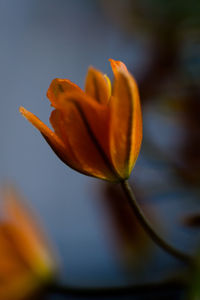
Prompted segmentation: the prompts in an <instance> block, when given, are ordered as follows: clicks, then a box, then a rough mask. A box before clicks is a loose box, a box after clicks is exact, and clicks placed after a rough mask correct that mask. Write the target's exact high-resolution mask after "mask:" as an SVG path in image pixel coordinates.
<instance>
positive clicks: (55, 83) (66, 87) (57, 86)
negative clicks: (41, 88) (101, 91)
mask: <svg viewBox="0 0 200 300" xmlns="http://www.w3.org/2000/svg"><path fill="white" fill-rule="evenodd" d="M75 91H78V92H82V93H83V90H81V88H80V87H79V86H78V85H76V84H75V83H73V82H71V81H70V80H68V79H59V78H55V79H53V80H52V82H51V84H50V86H49V88H48V91H47V98H48V99H49V100H50V102H51V104H52V106H54V107H55V105H56V102H57V99H58V97H60V95H61V94H63V93H64V94H65V95H67V94H69V93H71V92H75Z"/></svg>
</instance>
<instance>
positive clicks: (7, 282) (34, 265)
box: [0, 188, 56, 300]
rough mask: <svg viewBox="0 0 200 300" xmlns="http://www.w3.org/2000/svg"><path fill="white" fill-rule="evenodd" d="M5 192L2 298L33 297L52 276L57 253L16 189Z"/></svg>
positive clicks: (0, 239)
mask: <svg viewBox="0 0 200 300" xmlns="http://www.w3.org/2000/svg"><path fill="white" fill-rule="evenodd" d="M2 195H3V197H2V198H3V199H2V200H3V201H1V205H2V207H1V209H2V210H1V220H0V299H2V300H22V299H30V297H31V296H32V295H33V294H35V293H36V292H38V291H39V290H40V289H41V288H42V287H44V286H45V285H46V284H48V283H49V282H50V281H51V280H52V279H53V273H54V271H55V269H56V267H55V259H54V255H53V254H52V253H51V252H50V250H49V245H48V242H47V241H46V240H45V238H44V236H43V235H42V234H41V231H40V229H39V228H37V225H36V223H35V218H34V217H33V216H32V214H31V212H30V211H28V209H27V208H26V207H25V205H24V204H22V201H21V199H20V198H19V196H18V195H17V194H16V192H15V191H14V190H13V189H11V188H7V189H6V190H5V191H4V193H3V194H2Z"/></svg>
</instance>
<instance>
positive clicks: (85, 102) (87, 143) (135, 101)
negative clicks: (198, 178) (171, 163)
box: [20, 59, 142, 181]
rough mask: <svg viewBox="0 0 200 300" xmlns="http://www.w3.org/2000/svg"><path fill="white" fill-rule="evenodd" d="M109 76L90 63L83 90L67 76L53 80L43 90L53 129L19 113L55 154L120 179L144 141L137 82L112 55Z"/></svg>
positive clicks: (86, 170)
mask: <svg viewBox="0 0 200 300" xmlns="http://www.w3.org/2000/svg"><path fill="white" fill-rule="evenodd" d="M110 62H111V67H112V69H113V73H114V83H113V87H111V83H110V80H109V78H108V77H107V76H106V75H103V74H102V73H101V72H100V71H98V70H96V69H94V68H92V67H90V68H89V70H88V74H87V77H86V83H85V91H83V90H81V89H80V88H79V87H78V86H77V85H75V84H74V83H72V82H71V81H69V80H67V79H54V80H53V81H52V83H51V85H50V87H49V89H48V91H47V97H48V98H49V100H50V102H51V105H52V106H53V107H54V108H55V110H54V111H53V112H52V114H51V117H50V122H51V124H52V126H53V128H54V132H53V131H52V130H50V129H49V128H48V127H47V126H46V125H45V124H44V123H43V122H41V121H40V120H39V119H38V118H37V117H36V116H35V115H33V114H32V113H30V112H29V111H27V110H26V109H24V108H23V107H20V112H21V113H22V114H23V115H24V116H25V117H26V118H27V119H28V120H29V121H30V122H31V123H32V124H33V125H34V126H35V127H36V128H37V129H39V130H40V132H41V133H42V135H43V136H44V138H45V139H46V141H47V142H48V143H49V145H50V146H51V147H52V149H53V150H54V152H55V153H56V154H57V155H58V156H59V158H60V159H61V160H62V161H63V162H64V163H66V164H67V165H69V166H70V167H72V168H73V169H75V170H77V171H79V172H81V173H84V174H86V175H90V176H94V177H98V178H102V179H106V180H109V181H120V180H123V179H126V178H128V177H129V175H130V173H131V171H132V168H133V166H134V164H135V162H136V159H137V157H138V154H139V151H140V146H141V141H142V115H141V107H140V100H139V94H138V88H137V84H136V82H135V80H134V78H133V77H132V75H131V74H130V73H129V72H128V70H127V68H126V66H125V65H124V64H123V63H122V62H120V61H115V60H113V59H110Z"/></svg>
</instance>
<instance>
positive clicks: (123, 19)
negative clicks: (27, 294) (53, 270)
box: [0, 0, 200, 299]
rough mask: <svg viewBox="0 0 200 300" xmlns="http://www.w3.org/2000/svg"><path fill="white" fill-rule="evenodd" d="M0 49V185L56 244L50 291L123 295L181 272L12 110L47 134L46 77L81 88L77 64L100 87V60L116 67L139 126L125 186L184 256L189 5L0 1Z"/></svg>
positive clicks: (198, 70)
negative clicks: (62, 287) (27, 207)
mask: <svg viewBox="0 0 200 300" xmlns="http://www.w3.org/2000/svg"><path fill="white" fill-rule="evenodd" d="M0 41H1V47H0V91H1V100H0V101H1V109H0V140H1V148H0V149H1V150H0V151H1V152H0V153H1V155H0V182H1V183H4V182H5V181H11V182H13V183H14V184H15V185H16V186H17V187H18V188H19V189H20V190H21V192H22V193H23V194H24V196H25V197H26V198H27V199H28V201H29V202H30V203H31V204H32V206H33V208H34V209H35V210H36V211H37V212H38V214H39V216H40V218H41V219H42V221H43V223H44V224H45V228H46V230H47V231H48V232H49V236H50V237H51V239H52V241H53V243H55V244H56V245H57V249H58V253H59V254H60V259H61V278H62V281H63V282H67V283H68V284H71V285H83V286H94V285H95V286H96V285H99V286H102V285H105V286H106V285H123V284H129V283H141V282H144V281H148V280H150V279H155V280H156V279H164V278H166V277H167V276H169V275H171V274H174V273H177V272H179V271H180V270H181V269H182V268H183V266H182V264H181V263H180V262H178V261H176V260H175V259H173V258H172V257H170V256H169V255H168V254H166V253H164V252H163V251H162V250H160V249H159V248H158V247H157V246H155V245H154V244H153V243H152V242H151V241H150V240H149V238H148V237H147V236H146V234H144V233H143V230H142V229H141V228H140V226H139V225H138V224H137V222H136V220H135V219H134V217H133V215H132V212H131V211H130V209H129V207H128V204H127V203H126V199H124V198H123V195H121V191H120V189H119V187H118V186H115V185H110V184H107V183H104V182H102V181H100V180H97V179H93V178H89V177H86V176H84V175H81V174H79V173H76V172H75V171H73V170H71V169H70V168H68V167H67V166H65V165H64V164H63V163H62V162H61V161H60V160H58V158H57V157H56V156H55V154H54V153H53V152H52V151H51V149H50V147H49V146H48V145H47V143H46V142H45V141H44V140H43V138H42V137H41V136H40V134H39V133H38V131H36V130H35V129H34V128H33V127H32V126H31V125H30V124H29V123H28V122H27V121H25V120H24V119H23V118H22V117H21V115H20V114H19V112H18V109H19V106H20V105H22V106H24V107H25V108H27V109H28V110H30V111H31V112H33V113H35V114H36V115H37V116H38V117H39V118H40V119H41V120H43V121H44V122H45V123H46V124H49V121H48V119H49V114H50V112H51V108H50V105H49V102H48V100H47V98H46V91H47V89H48V86H49V84H50V82H51V80H52V79H53V78H55V77H59V78H68V79H70V80H71V81H73V82H75V83H76V84H78V85H79V86H80V87H82V88H83V87H84V79H85V76H86V72H87V68H88V66H90V65H92V66H94V67H96V68H98V69H100V70H101V71H102V72H104V73H106V74H107V75H108V76H111V77H112V73H111V70H110V66H109V63H108V59H109V58H113V59H116V60H122V61H123V62H124V63H125V64H126V65H127V67H128V69H129V70H130V71H131V72H132V74H133V75H134V76H135V78H136V80H137V82H138V85H139V89H140V95H141V102H142V110H143V120H144V138H143V145H142V150H141V154H140V156H139V159H138V161H137V163H136V166H135V168H134V170H133V172H132V175H131V178H130V183H131V184H132V186H133V187H134V189H135V193H136V195H137V198H138V201H139V202H140V204H141V206H142V207H143V209H144V211H145V213H146V215H147V216H148V217H149V219H150V220H151V221H152V223H153V224H154V226H155V227H156V228H157V229H158V231H159V232H161V233H162V235H163V236H164V237H165V238H166V239H167V240H168V241H170V242H171V243H172V244H173V245H175V246H176V247H177V248H180V249H182V250H184V251H188V252H191V253H193V252H195V249H196V248H197V244H198V240H199V237H200V236H199V226H200V221H199V220H200V208H199V196H200V185H199V182H200V134H199V132H200V131H199V130H200V86H199V79H200V2H199V1H198V0H190V1H179V0H174V1H168V0H154V1H153V0H132V1H128V0H126V1H123V0H107V1H106V0H99V1H98V0H95V1H92V0H84V1H81V0H75V1H72V0H57V1H53V0H43V1H40V0H28V1H27V0H18V1H15V0H0ZM169 293H170V297H172V298H173V297H174V298H173V299H179V298H180V297H181V294H180V293H178V294H177V292H176V291H173V292H169ZM159 297H161V295H160V294H158V293H156V294H154V295H153V294H152V295H150V294H149V295H148V297H147V296H146V295H145V294H144V295H143V296H138V298H135V299H161V298H159ZM165 297H166V299H168V297H169V294H168V292H167V291H165V293H164V295H163V294H162V299H165ZM48 299H62V297H56V296H52V297H51V298H50V297H49V298H48ZM77 299H78V298H77ZM115 299H116V298H115ZM119 299H121V298H120V297H119ZM122 299H125V297H123V298H122ZM127 299H128V298H127ZM180 299H181V298H180Z"/></svg>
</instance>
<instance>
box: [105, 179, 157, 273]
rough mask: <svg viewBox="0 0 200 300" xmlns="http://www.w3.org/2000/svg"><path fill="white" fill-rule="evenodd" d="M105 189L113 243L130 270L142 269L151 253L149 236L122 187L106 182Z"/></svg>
mask: <svg viewBox="0 0 200 300" xmlns="http://www.w3.org/2000/svg"><path fill="white" fill-rule="evenodd" d="M103 189H104V195H103V197H102V199H103V200H104V201H105V205H106V206H107V207H108V212H109V220H110V222H111V225H112V226H111V228H112V230H113V235H112V238H113V243H114V245H115V246H116V247H115V248H116V249H117V252H118V254H119V257H120V258H122V260H121V261H122V264H123V266H124V267H125V269H126V270H127V271H128V272H130V271H131V272H135V271H136V270H137V271H138V269H140V271H141V270H142V269H143V267H144V266H145V265H146V263H147V262H148V258H149V255H150V250H151V244H150V243H149V238H148V236H147V235H146V233H145V232H144V230H143V228H142V227H141V226H140V224H139V223H138V220H137V219H136V217H135V216H134V214H133V211H132V210H131V208H130V206H129V204H128V201H127V199H126V197H125V195H124V193H123V192H122V190H121V187H120V186H118V185H111V184H104V185H103ZM143 208H144V210H145V207H143ZM146 210H147V209H146Z"/></svg>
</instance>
